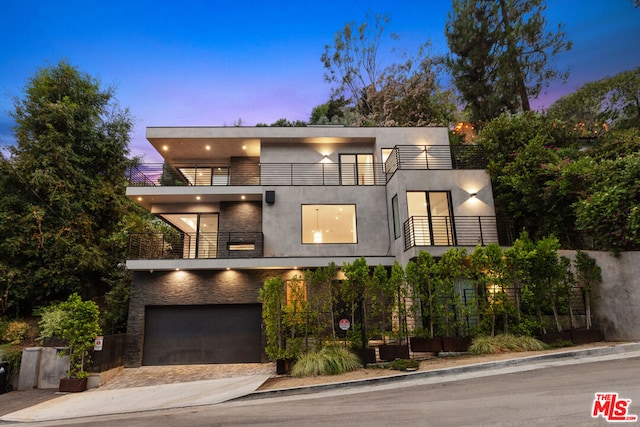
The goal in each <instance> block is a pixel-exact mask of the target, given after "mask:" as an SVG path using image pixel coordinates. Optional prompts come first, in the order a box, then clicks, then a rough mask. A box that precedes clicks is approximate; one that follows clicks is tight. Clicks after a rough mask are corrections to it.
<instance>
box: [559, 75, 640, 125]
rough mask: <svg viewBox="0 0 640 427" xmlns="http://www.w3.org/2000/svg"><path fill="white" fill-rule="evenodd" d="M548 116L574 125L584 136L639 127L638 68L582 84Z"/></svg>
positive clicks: (564, 97) (639, 80)
mask: <svg viewBox="0 0 640 427" xmlns="http://www.w3.org/2000/svg"><path fill="white" fill-rule="evenodd" d="M548 114H549V115H550V116H552V117H555V118H559V119H562V120H564V121H566V122H569V123H575V125H576V126H577V127H578V129H579V130H580V132H581V133H582V135H583V136H598V134H601V133H603V132H604V131H606V130H607V129H609V128H612V129H629V128H640V67H638V68H636V69H634V70H627V71H623V72H621V73H618V74H616V75H615V76H613V77H605V78H603V79H600V80H596V81H593V82H589V83H587V84H585V85H583V86H582V87H580V88H579V89H578V90H576V91H575V92H573V93H571V94H569V95H566V96H563V97H562V98H560V99H559V100H557V101H556V102H554V103H553V104H552V105H551V106H550V107H549V110H548Z"/></svg>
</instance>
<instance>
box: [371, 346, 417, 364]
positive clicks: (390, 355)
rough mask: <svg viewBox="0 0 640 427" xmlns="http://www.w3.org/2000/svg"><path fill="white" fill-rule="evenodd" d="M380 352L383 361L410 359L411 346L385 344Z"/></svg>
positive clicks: (380, 348) (379, 348) (379, 349)
mask: <svg viewBox="0 0 640 427" xmlns="http://www.w3.org/2000/svg"><path fill="white" fill-rule="evenodd" d="M378 351H379V352H380V360H383V361H390V360H396V359H408V358H409V346H408V345H406V344H383V345H381V346H380V347H378Z"/></svg>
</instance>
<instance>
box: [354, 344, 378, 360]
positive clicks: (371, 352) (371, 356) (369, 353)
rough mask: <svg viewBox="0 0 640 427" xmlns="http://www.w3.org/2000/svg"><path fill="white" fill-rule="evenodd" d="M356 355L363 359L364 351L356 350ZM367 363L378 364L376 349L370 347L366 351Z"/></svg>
mask: <svg viewBox="0 0 640 427" xmlns="http://www.w3.org/2000/svg"><path fill="white" fill-rule="evenodd" d="M355 353H356V354H357V355H358V357H359V358H360V359H362V350H355ZM365 359H366V360H365V363H376V362H377V360H376V349H375V348H373V347H368V348H366V349H365Z"/></svg>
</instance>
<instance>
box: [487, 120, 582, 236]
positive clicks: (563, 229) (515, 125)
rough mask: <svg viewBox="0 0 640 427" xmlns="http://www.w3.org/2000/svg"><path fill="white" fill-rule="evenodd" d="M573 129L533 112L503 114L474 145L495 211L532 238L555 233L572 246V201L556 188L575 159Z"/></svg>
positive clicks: (570, 191)
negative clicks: (484, 165) (484, 162)
mask: <svg viewBox="0 0 640 427" xmlns="http://www.w3.org/2000/svg"><path fill="white" fill-rule="evenodd" d="M576 140H577V138H576V135H575V132H574V131H573V129H572V128H568V127H566V126H564V124H563V123H562V122H560V121H556V120H551V119H549V118H547V117H546V116H544V115H541V114H539V113H536V112H527V113H521V114H516V115H508V114H504V115H501V116H500V117H498V118H496V119H494V120H492V121H491V122H490V123H488V124H487V125H486V126H485V127H484V128H483V129H482V130H481V131H480V133H479V135H478V138H477V142H478V144H480V145H482V146H484V147H485V148H486V150H487V157H488V158H489V159H490V160H489V164H488V170H489V174H490V176H491V181H492V185H493V189H494V195H495V201H496V210H497V213H498V215H499V216H500V217H502V218H509V220H510V221H511V222H512V224H513V227H514V229H515V230H516V231H517V232H519V231H522V230H527V231H528V232H529V233H530V234H531V236H532V237H534V238H543V237H545V236H547V235H549V234H550V233H554V234H556V235H558V236H559V237H561V238H562V242H563V244H565V245H567V246H574V245H576V244H577V243H576V242H575V238H574V236H575V233H574V231H575V215H574V212H573V209H572V204H573V203H574V202H575V201H576V200H577V194H576V192H575V189H574V188H571V187H566V186H563V185H561V184H562V183H561V181H560V176H561V175H562V170H563V168H564V167H565V166H566V165H567V164H570V163H571V162H574V161H575V160H576V159H577V158H578V156H579V155H580V150H579V147H578V145H577V144H576Z"/></svg>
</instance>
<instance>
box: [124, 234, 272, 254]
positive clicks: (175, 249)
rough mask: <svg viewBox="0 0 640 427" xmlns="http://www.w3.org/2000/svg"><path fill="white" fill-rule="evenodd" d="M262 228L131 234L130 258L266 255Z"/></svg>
mask: <svg viewBox="0 0 640 427" xmlns="http://www.w3.org/2000/svg"><path fill="white" fill-rule="evenodd" d="M263 244H264V236H263V234H262V233H261V232H229V233H199V234H195V233H193V234H190V233H180V234H178V233H167V234H162V233H153V234H149V233H146V234H132V235H131V236H130V238H129V256H128V259H230V258H260V257H262V256H263Z"/></svg>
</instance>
